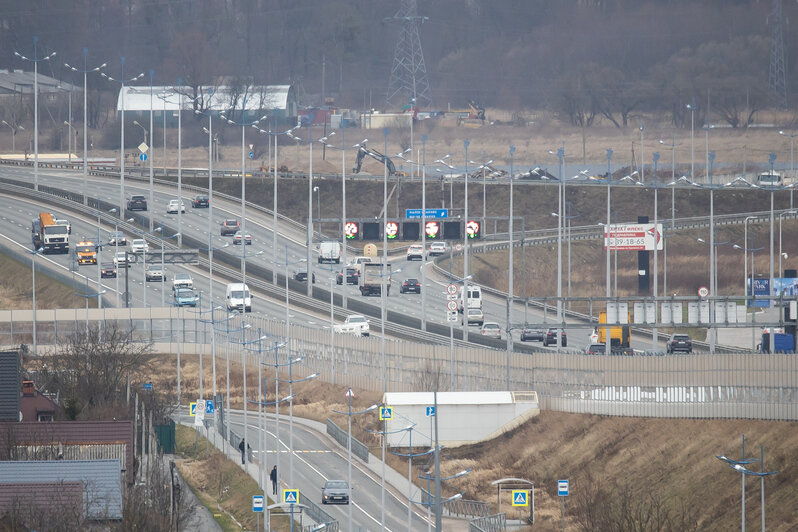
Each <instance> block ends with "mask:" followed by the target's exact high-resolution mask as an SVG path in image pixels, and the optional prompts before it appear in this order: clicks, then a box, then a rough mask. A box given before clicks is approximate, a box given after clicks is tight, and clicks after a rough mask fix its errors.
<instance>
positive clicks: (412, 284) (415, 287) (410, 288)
mask: <svg viewBox="0 0 798 532" xmlns="http://www.w3.org/2000/svg"><path fill="white" fill-rule="evenodd" d="M408 292H414V293H416V294H420V293H421V283H420V282H418V279H412V278H410V279H405V280H404V282H403V283H402V286H400V287H399V293H400V294H406V293H408Z"/></svg>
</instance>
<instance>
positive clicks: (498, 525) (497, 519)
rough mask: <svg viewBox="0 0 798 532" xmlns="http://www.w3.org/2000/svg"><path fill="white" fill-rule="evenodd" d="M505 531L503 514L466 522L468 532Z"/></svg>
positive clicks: (505, 520) (505, 524)
mask: <svg viewBox="0 0 798 532" xmlns="http://www.w3.org/2000/svg"><path fill="white" fill-rule="evenodd" d="M503 530H507V517H506V516H505V514H496V515H489V516H485V517H478V518H476V519H472V520H471V521H469V522H468V532H502V531H503Z"/></svg>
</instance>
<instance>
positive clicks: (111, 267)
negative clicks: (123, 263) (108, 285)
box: [100, 262, 116, 277]
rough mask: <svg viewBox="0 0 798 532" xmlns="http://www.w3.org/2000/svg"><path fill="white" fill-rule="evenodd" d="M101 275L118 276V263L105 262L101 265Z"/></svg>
mask: <svg viewBox="0 0 798 532" xmlns="http://www.w3.org/2000/svg"><path fill="white" fill-rule="evenodd" d="M100 277H116V264H114V263H113V262H103V263H102V264H101V265H100Z"/></svg>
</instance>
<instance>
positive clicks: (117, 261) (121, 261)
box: [114, 251, 130, 268]
mask: <svg viewBox="0 0 798 532" xmlns="http://www.w3.org/2000/svg"><path fill="white" fill-rule="evenodd" d="M114 266H116V267H117V268H118V267H119V266H127V267H128V268H129V267H130V262H129V261H128V260H127V255H126V253H125V252H124V251H117V252H116V253H114Z"/></svg>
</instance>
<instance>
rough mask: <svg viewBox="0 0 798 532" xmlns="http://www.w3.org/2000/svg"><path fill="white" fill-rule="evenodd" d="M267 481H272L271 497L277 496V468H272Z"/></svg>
mask: <svg viewBox="0 0 798 532" xmlns="http://www.w3.org/2000/svg"><path fill="white" fill-rule="evenodd" d="M269 479H270V480H271V481H272V495H277V466H274V467H273V468H272V471H271V473H269Z"/></svg>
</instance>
